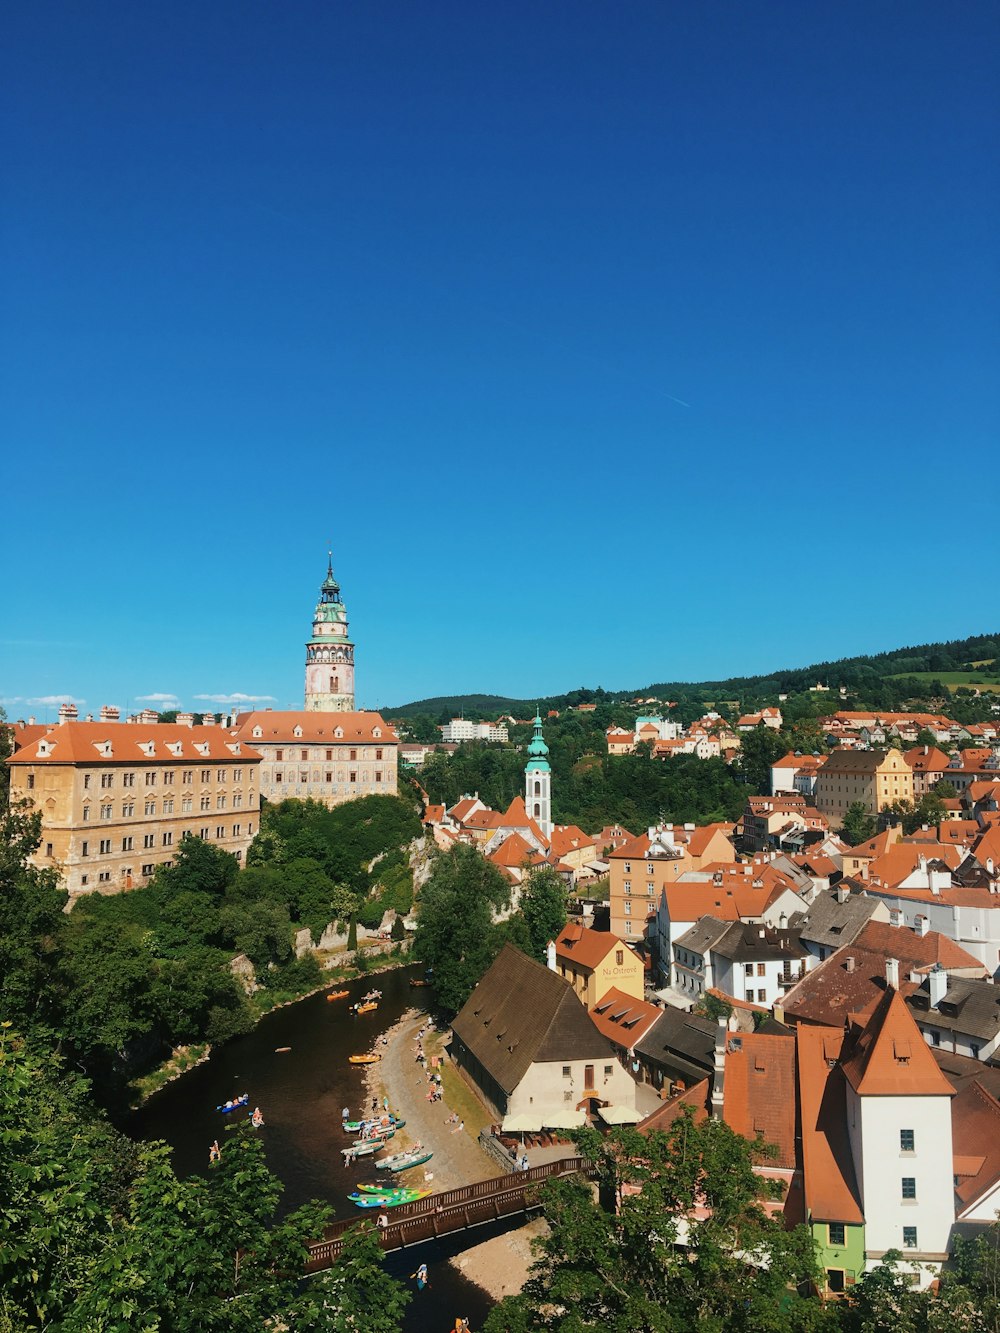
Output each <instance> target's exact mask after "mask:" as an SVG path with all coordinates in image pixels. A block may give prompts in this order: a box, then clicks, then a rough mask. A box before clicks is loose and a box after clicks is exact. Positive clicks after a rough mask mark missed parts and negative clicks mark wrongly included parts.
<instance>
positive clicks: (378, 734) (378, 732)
mask: <svg viewBox="0 0 1000 1333" xmlns="http://www.w3.org/2000/svg"><path fill="white" fill-rule="evenodd" d="M372 735H373V736H374V737H375V739H376V740H380V739H381V737H382V728H381V727H375V728H374V729H373V730H372Z"/></svg>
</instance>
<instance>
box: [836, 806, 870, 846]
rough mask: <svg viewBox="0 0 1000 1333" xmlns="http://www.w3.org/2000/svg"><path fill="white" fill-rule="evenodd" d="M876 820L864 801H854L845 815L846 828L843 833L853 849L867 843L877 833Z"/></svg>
mask: <svg viewBox="0 0 1000 1333" xmlns="http://www.w3.org/2000/svg"><path fill="white" fill-rule="evenodd" d="M875 827H876V825H875V820H874V818H873V817H872V816H871V815H870V814H869V813H868V811H867V809H866V808H865V804H864V802H863V801H852V802H851V804H850V805H849V806H848V807H847V811H846V813H845V815H844V827H843V829H842V830H841V832H842V833H843V835H844V838H845V840H846V841H847V842H849V843H850V844H851V846H852V847H857V846H858V844H859V843H862V842H867V840H868V839H869V838H871V837H872V836H873V835H874V833H875Z"/></svg>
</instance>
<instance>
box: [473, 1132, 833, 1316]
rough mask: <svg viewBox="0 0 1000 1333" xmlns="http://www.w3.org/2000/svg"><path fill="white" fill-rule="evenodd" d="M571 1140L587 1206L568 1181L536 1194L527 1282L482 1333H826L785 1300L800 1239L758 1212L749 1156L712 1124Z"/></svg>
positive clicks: (809, 1257)
mask: <svg viewBox="0 0 1000 1333" xmlns="http://www.w3.org/2000/svg"><path fill="white" fill-rule="evenodd" d="M574 1137H575V1139H576V1141H577V1146H578V1148H579V1150H580V1151H581V1153H582V1154H583V1155H585V1156H586V1157H588V1158H589V1159H590V1160H591V1162H593V1163H594V1166H595V1169H596V1175H597V1182H598V1198H597V1199H595V1197H594V1193H593V1191H592V1190H591V1188H590V1186H589V1185H588V1184H587V1182H586V1181H584V1180H581V1179H579V1178H575V1177H572V1178H562V1179H557V1180H552V1181H549V1182H547V1183H546V1184H545V1185H544V1187H543V1188H542V1200H543V1204H544V1210H545V1217H546V1221H547V1222H548V1231H547V1233H546V1234H545V1235H543V1236H542V1237H540V1238H539V1239H538V1240H537V1241H535V1242H534V1248H535V1253H536V1259H535V1263H534V1265H533V1267H532V1271H531V1276H530V1277H529V1279H528V1282H527V1283H526V1285H525V1287H524V1290H523V1291H522V1292H521V1293H520V1295H517V1296H513V1297H507V1298H506V1299H504V1300H503V1301H501V1303H500V1304H499V1306H497V1307H496V1309H494V1310H493V1312H492V1313H491V1314H490V1316H489V1318H488V1320H487V1322H486V1325H485V1329H486V1333H514V1331H517V1333H520V1330H527V1329H551V1330H556V1331H557V1333H582V1330H585V1329H602V1330H605V1329H611V1330H614V1333H626V1331H627V1330H634V1329H643V1330H649V1331H650V1333H690V1330H691V1329H695V1328H705V1329H708V1330H713V1331H714V1330H718V1331H719V1333H721V1331H722V1330H728V1329H744V1330H778V1329H786V1330H806V1329H809V1330H813V1329H820V1328H830V1327H833V1326H835V1323H834V1321H835V1318H836V1316H835V1314H834V1315H828V1314H827V1313H826V1312H825V1311H824V1309H823V1307H822V1305H821V1304H820V1303H819V1302H818V1301H816V1300H813V1299H807V1298H804V1297H802V1296H800V1295H798V1291H797V1289H798V1288H799V1286H800V1284H802V1283H807V1282H810V1281H813V1280H815V1278H816V1277H817V1275H818V1270H817V1264H816V1256H815V1249H814V1245H813V1242H812V1238H811V1236H810V1235H809V1233H808V1231H807V1230H806V1228H804V1227H798V1228H796V1229H795V1230H794V1231H786V1230H785V1229H784V1227H783V1226H782V1225H781V1224H780V1222H778V1221H775V1220H773V1219H772V1218H770V1217H769V1216H768V1215H767V1213H766V1212H765V1210H764V1208H763V1207H762V1199H763V1197H764V1195H765V1192H766V1190H767V1185H766V1183H765V1182H764V1181H763V1180H762V1179H761V1178H760V1177H759V1176H757V1175H755V1174H754V1171H753V1163H752V1155H751V1151H750V1149H749V1146H748V1145H747V1143H746V1142H745V1141H744V1140H743V1139H741V1138H739V1137H738V1136H737V1135H735V1134H734V1133H733V1132H732V1131H731V1130H730V1129H729V1127H728V1126H727V1125H726V1124H725V1123H724V1122H722V1121H719V1120H707V1121H705V1122H704V1123H703V1124H701V1125H696V1124H695V1122H694V1119H693V1117H692V1116H690V1115H685V1116H682V1117H681V1118H680V1119H679V1120H678V1121H676V1122H675V1124H674V1125H673V1126H671V1128H670V1130H669V1131H668V1132H667V1133H652V1134H649V1135H645V1136H644V1135H641V1134H639V1133H637V1132H636V1131H635V1130H632V1129H628V1130H614V1131H612V1132H611V1133H610V1134H609V1135H608V1136H607V1137H603V1136H601V1135H600V1134H599V1133H597V1132H596V1131H594V1130H584V1131H581V1132H580V1133H579V1134H578V1135H575V1136H574ZM636 1187H638V1192H636ZM706 1209H707V1210H708V1215H707V1216H702V1215H701V1214H703V1213H704V1212H705V1210H706ZM696 1210H697V1212H696ZM682 1219H683V1220H684V1221H685V1233H686V1234H685V1236H684V1237H683V1247H680V1246H679V1245H678V1244H677V1242H678V1241H680V1240H681V1236H680V1231H679V1222H680V1221H681V1220H682Z"/></svg>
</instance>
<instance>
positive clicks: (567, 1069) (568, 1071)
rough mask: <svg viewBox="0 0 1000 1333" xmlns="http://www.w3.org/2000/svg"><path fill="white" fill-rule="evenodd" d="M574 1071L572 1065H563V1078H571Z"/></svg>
mask: <svg viewBox="0 0 1000 1333" xmlns="http://www.w3.org/2000/svg"><path fill="white" fill-rule="evenodd" d="M572 1073H573V1069H572V1066H571V1065H563V1078H569V1077H570V1075H571V1074H572Z"/></svg>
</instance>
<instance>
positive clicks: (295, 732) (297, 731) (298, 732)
mask: <svg viewBox="0 0 1000 1333" xmlns="http://www.w3.org/2000/svg"><path fill="white" fill-rule="evenodd" d="M292 735H293V736H301V735H302V728H301V727H296V728H295V730H294V731H293V732H292Z"/></svg>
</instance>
